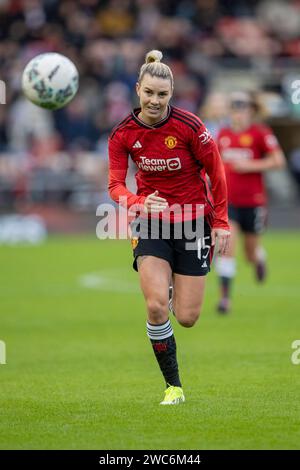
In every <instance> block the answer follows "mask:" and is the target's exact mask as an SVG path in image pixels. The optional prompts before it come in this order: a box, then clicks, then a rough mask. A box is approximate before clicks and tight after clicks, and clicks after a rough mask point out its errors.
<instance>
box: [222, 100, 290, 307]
mask: <svg viewBox="0 0 300 470" xmlns="http://www.w3.org/2000/svg"><path fill="white" fill-rule="evenodd" d="M259 111H260V109H259V104H258V103H257V99H256V97H255V95H253V94H252V93H248V92H235V93H233V94H232V95H231V99H230V115H231V116H230V117H231V125H230V127H227V128H223V129H221V130H220V133H219V136H218V145H219V150H220V153H221V156H222V159H223V162H224V165H225V172H226V179H227V186H228V202H229V221H230V230H231V239H230V243H229V250H228V252H227V254H226V256H223V257H219V258H217V260H216V271H217V273H218V275H219V278H220V286H221V297H220V302H219V304H218V307H217V308H218V311H219V312H220V313H227V312H228V311H229V310H230V287H231V282H232V279H233V277H234V275H235V272H236V263H235V251H236V244H237V237H238V234H239V232H242V234H243V242H244V251H245V255H246V258H247V260H248V261H249V262H250V263H252V264H253V266H254V269H255V274H256V278H257V280H258V281H259V282H262V281H263V280H264V279H265V276H266V263H265V251H264V249H263V248H262V246H261V241H260V235H261V233H262V231H263V229H264V227H265V222H266V212H267V211H266V191H265V186H264V180H263V174H264V173H265V172H266V171H268V170H270V169H273V168H281V167H283V166H284V163H285V158H284V156H283V153H282V150H281V148H280V147H279V144H278V142H277V139H276V137H275V136H274V134H273V132H272V131H271V129H269V128H268V127H267V126H265V125H262V124H258V123H256V120H257V118H258V117H259Z"/></svg>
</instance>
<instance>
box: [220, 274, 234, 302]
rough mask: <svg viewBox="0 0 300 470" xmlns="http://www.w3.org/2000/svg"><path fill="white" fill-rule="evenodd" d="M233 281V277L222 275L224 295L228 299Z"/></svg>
mask: <svg viewBox="0 0 300 470" xmlns="http://www.w3.org/2000/svg"><path fill="white" fill-rule="evenodd" d="M231 281H232V277H226V276H221V277H220V284H221V289H222V296H223V297H226V298H227V299H228V298H229V296H230V289H231Z"/></svg>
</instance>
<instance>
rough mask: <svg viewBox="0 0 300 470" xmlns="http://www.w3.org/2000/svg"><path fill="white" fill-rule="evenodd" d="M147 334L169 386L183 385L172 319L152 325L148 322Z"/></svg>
mask: <svg viewBox="0 0 300 470" xmlns="http://www.w3.org/2000/svg"><path fill="white" fill-rule="evenodd" d="M147 335H148V337H149V338H150V341H151V344H152V348H153V351H154V354H155V357H156V359H157V362H158V364H159V367H160V370H161V371H162V373H163V376H164V378H165V381H166V385H167V387H168V386H169V385H174V386H176V387H181V382H180V378H179V372H178V363H177V357H176V341H175V337H174V335H173V329H172V326H171V323H170V320H168V321H167V322H166V323H163V324H162V325H151V324H150V323H148V322H147Z"/></svg>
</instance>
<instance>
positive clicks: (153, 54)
mask: <svg viewBox="0 0 300 470" xmlns="http://www.w3.org/2000/svg"><path fill="white" fill-rule="evenodd" d="M162 58H163V55H162V52H160V51H157V50H155V49H153V50H152V51H150V52H148V54H146V59H145V63H146V64H150V63H151V62H160V61H161V59H162Z"/></svg>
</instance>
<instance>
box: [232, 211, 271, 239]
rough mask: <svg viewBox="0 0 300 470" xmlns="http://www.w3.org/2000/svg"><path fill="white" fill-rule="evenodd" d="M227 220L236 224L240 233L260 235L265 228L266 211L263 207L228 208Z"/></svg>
mask: <svg viewBox="0 0 300 470" xmlns="http://www.w3.org/2000/svg"><path fill="white" fill-rule="evenodd" d="M228 216H229V220H232V221H234V222H236V223H237V224H238V225H239V226H240V229H241V230H242V232H245V233H254V234H257V235H259V234H261V233H263V231H264V230H265V228H266V223H267V209H266V207H264V206H258V207H237V206H231V205H230V206H229V207H228Z"/></svg>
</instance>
